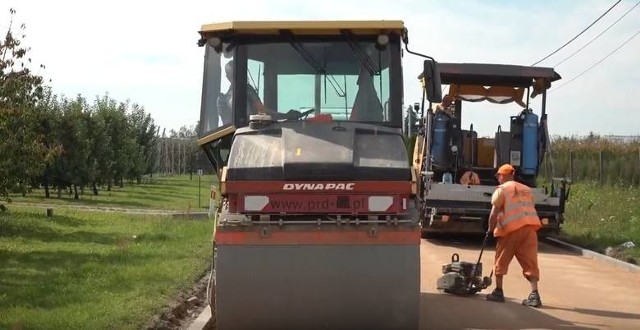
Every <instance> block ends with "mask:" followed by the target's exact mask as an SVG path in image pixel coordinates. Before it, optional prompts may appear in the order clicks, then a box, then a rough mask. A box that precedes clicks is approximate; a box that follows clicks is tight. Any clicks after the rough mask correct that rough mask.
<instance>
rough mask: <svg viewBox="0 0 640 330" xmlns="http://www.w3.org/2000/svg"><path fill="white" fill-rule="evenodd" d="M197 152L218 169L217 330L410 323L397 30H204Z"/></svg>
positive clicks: (276, 26) (416, 230)
mask: <svg viewBox="0 0 640 330" xmlns="http://www.w3.org/2000/svg"><path fill="white" fill-rule="evenodd" d="M200 35H201V39H200V42H199V45H200V46H202V47H204V49H205V56H204V84H203V91H202V109H201V119H200V127H201V132H200V138H199V140H198V143H199V145H200V146H201V147H202V148H203V149H204V151H205V152H206V154H207V156H208V157H209V159H210V161H211V163H212V164H213V167H214V168H215V171H216V173H218V176H219V185H218V186H217V188H216V189H214V191H212V194H213V195H215V203H214V206H213V210H212V212H211V213H212V214H213V216H214V218H215V228H214V233H213V239H214V246H215V249H214V261H213V264H214V271H215V277H213V276H212V281H211V283H210V290H209V291H210V294H209V296H210V306H211V309H212V314H213V320H214V323H215V324H216V325H217V327H218V328H219V329H249V328H251V329H313V328H323V329H412V328H417V327H418V313H419V295H420V248H419V245H420V233H421V231H420V225H421V224H420V222H419V221H418V218H417V209H416V205H415V203H414V198H415V195H416V192H417V182H416V179H417V175H418V174H417V172H415V169H414V168H413V167H412V166H411V165H410V162H409V161H408V160H409V159H408V152H407V151H406V149H405V137H404V135H403V134H402V112H403V111H402V102H403V82H402V77H403V74H402V65H401V60H402V54H403V49H402V44H404V48H405V50H407V52H408V53H411V54H413V55H416V56H423V57H424V58H425V60H424V72H423V74H424V76H425V77H426V80H427V83H426V84H427V86H428V87H427V89H428V90H429V92H428V98H429V99H430V100H431V101H433V102H440V101H441V88H440V86H439V79H438V78H439V74H438V70H437V63H436V62H435V61H434V60H433V58H430V57H428V56H425V55H421V54H418V53H414V52H411V51H409V49H408V47H407V43H408V34H407V29H406V28H405V27H404V24H403V22H402V21H296V22H293V21H269V22H247V21H242V22H228V23H214V24H208V25H203V26H202V29H201V31H200Z"/></svg>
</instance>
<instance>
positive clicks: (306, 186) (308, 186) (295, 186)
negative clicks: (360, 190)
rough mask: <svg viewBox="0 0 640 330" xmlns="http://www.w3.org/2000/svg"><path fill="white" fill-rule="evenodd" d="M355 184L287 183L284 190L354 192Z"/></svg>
mask: <svg viewBox="0 0 640 330" xmlns="http://www.w3.org/2000/svg"><path fill="white" fill-rule="evenodd" d="M355 185H356V184H355V183H285V184H284V186H283V187H282V190H353V187H354V186H355Z"/></svg>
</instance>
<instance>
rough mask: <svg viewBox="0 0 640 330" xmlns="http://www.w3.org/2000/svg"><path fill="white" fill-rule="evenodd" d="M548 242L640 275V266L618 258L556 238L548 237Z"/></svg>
mask: <svg viewBox="0 0 640 330" xmlns="http://www.w3.org/2000/svg"><path fill="white" fill-rule="evenodd" d="M546 240H547V241H549V242H552V243H554V244H557V245H560V246H561V247H563V248H565V249H567V250H571V251H574V252H577V253H580V254H581V255H583V256H585V257H591V258H593V259H597V260H599V261H603V262H606V263H609V264H612V265H614V266H616V267H618V268H622V269H624V270H626V271H629V272H632V273H640V266H636V265H634V264H630V263H628V262H624V261H622V260H619V259H616V258H611V257H609V256H606V255H604V254H601V253H598V252H594V251H591V250H587V249H583V248H581V247H579V246H576V245H573V244H569V243H567V242H563V241H561V240H558V239H556V238H551V237H547V238H546Z"/></svg>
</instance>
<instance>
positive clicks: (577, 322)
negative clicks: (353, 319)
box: [189, 235, 640, 329]
mask: <svg viewBox="0 0 640 330" xmlns="http://www.w3.org/2000/svg"><path fill="white" fill-rule="evenodd" d="M482 238H483V236H482V235H472V236H464V237H439V238H431V239H425V240H422V243H421V246H420V249H421V251H420V252H421V290H420V291H421V293H420V304H421V306H420V329H640V272H638V271H630V270H629V269H628V268H623V267H620V266H619V265H617V264H613V263H611V262H607V261H605V260H602V259H601V258H593V257H590V256H583V255H582V254H580V253H576V252H572V251H568V250H567V249H563V248H560V247H557V246H555V245H551V244H546V243H541V244H540V248H539V250H540V254H539V263H540V272H541V275H540V276H541V279H540V283H539V290H540V295H541V298H542V303H543V307H542V308H531V307H525V306H522V305H521V301H522V299H524V298H525V297H526V296H527V295H528V294H529V290H530V288H529V284H528V283H527V282H526V281H525V279H524V277H523V276H522V268H521V267H520V265H519V264H518V262H517V261H516V260H515V259H514V260H513V262H512V263H511V266H510V268H509V274H508V275H507V276H505V278H504V290H505V296H506V299H507V301H506V302H505V303H496V302H489V301H486V300H485V299H484V298H485V295H486V294H488V293H489V292H491V290H492V289H493V285H492V286H491V287H489V288H488V289H486V290H484V291H482V292H480V293H478V294H476V295H474V296H469V297H460V296H453V295H448V294H443V293H440V292H438V290H437V289H436V281H437V279H438V278H439V277H440V276H441V275H442V272H441V269H442V265H443V264H445V263H448V262H450V261H451V254H452V253H454V252H455V253H458V254H459V255H460V260H462V261H469V262H476V261H477V259H478V255H479V252H480V247H481V243H482ZM493 257H494V244H493V242H490V243H489V244H488V245H487V248H486V249H485V251H484V253H483V256H482V263H483V268H484V269H485V272H484V273H485V274H483V275H485V276H488V275H489V272H490V270H491V265H492V260H493ZM494 281H495V277H494ZM209 315H210V311H209V309H208V308H207V309H206V310H205V311H204V312H203V313H202V315H200V316H199V317H198V319H197V320H195V321H194V322H193V323H192V324H191V326H190V328H189V329H202V327H203V326H204V324H205V323H206V321H207V320H208V319H209Z"/></svg>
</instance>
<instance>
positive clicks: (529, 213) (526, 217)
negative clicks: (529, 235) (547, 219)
mask: <svg viewBox="0 0 640 330" xmlns="http://www.w3.org/2000/svg"><path fill="white" fill-rule="evenodd" d="M498 189H502V195H503V196H504V205H503V209H502V211H503V213H502V217H501V218H499V219H498V223H497V225H496V228H495V230H494V231H493V234H494V236H496V237H498V236H505V235H507V234H509V233H510V232H513V231H515V230H518V229H520V228H522V227H524V226H534V227H535V230H538V229H540V227H542V223H541V222H540V218H538V213H537V212H536V208H535V202H534V200H533V194H532V193H531V188H529V187H527V186H526V185H523V184H522V183H519V182H515V181H509V182H505V183H503V184H501V185H500V186H498Z"/></svg>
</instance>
